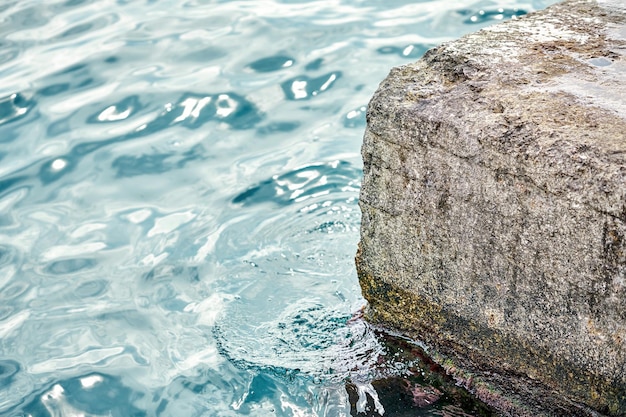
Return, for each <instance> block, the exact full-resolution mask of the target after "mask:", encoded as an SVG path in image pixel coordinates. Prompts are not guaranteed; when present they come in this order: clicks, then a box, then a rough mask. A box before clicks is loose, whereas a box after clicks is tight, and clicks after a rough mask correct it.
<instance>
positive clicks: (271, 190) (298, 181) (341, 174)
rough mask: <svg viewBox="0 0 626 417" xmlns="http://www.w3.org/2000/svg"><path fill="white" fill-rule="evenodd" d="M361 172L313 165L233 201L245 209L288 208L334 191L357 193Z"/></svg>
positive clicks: (334, 165)
mask: <svg viewBox="0 0 626 417" xmlns="http://www.w3.org/2000/svg"><path fill="white" fill-rule="evenodd" d="M359 177H360V170H359V169H358V168H356V167H354V166H352V165H351V164H350V163H349V162H346V161H334V162H326V163H318V164H310V165H307V166H305V167H302V168H299V169H296V170H293V171H290V172H287V173H285V174H280V175H275V176H273V177H272V178H270V179H267V180H265V181H263V182H261V183H260V184H257V185H254V186H252V187H250V188H248V189H247V190H245V191H243V192H242V193H240V194H238V195H237V196H235V197H234V198H233V199H232V202H233V203H234V204H242V205H244V206H249V205H254V204H261V203H274V204H280V205H288V204H292V203H294V202H302V201H304V200H306V199H307V198H310V197H315V196H321V195H326V194H329V193H331V192H333V191H344V192H346V191H353V192H355V193H356V192H357V191H358V187H359V185H358V181H357V180H356V178H359Z"/></svg>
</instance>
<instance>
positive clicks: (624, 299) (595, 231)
mask: <svg viewBox="0 0 626 417" xmlns="http://www.w3.org/2000/svg"><path fill="white" fill-rule="evenodd" d="M367 118H368V124H367V129H366V133H365V137H364V143H363V149H362V154H363V159H364V179H363V185H362V191H361V199H360V204H361V210H362V215H363V217H362V228H361V242H360V248H359V253H358V254H357V268H358V273H359V280H360V283H361V287H362V289H363V293H364V296H365V297H366V299H367V300H368V301H369V318H370V320H372V321H375V322H379V323H383V324H385V325H387V326H391V327H394V328H396V329H400V330H401V331H403V332H404V333H405V334H407V335H409V336H410V337H412V338H414V339H417V340H420V341H421V342H422V343H424V344H425V345H426V346H427V347H428V348H429V349H430V353H431V354H432V355H433V356H434V358H435V359H437V360H438V361H439V362H440V363H442V364H443V365H444V367H446V368H447V369H448V371H449V372H451V373H452V374H454V375H455V376H456V378H457V379H458V381H459V383H462V384H464V385H466V386H468V387H469V388H470V390H472V391H473V392H475V393H476V394H477V395H478V396H479V397H480V398H481V399H482V400H484V401H486V402H488V403H490V404H492V405H494V406H496V407H498V408H499V409H500V411H501V412H502V413H503V414H505V415H514V416H523V415H581V416H586V415H597V413H602V414H606V415H612V416H618V415H626V5H625V4H624V3H623V2H622V1H620V0H611V1H607V0H605V1H591V0H589V1H585V0H573V1H565V2H563V3H560V4H558V5H555V6H553V7H551V8H548V9H546V10H545V11H542V12H538V13H535V14H531V15H529V16H527V17H523V18H521V19H517V20H512V21H509V22H506V23H503V24H500V25H497V26H493V27H490V28H487V29H484V30H481V31H479V32H477V33H475V34H471V35H469V36H466V37H463V38H461V39H460V40H457V41H454V42H450V43H447V44H444V45H442V46H440V47H438V48H435V49H433V50H431V51H429V52H428V53H426V55H425V56H424V57H423V58H422V59H421V60H420V61H418V62H416V63H414V64H410V65H406V66H402V67H399V68H395V69H393V70H392V71H391V73H390V74H389V76H388V77H387V79H386V80H384V81H383V82H382V83H381V85H380V87H379V89H378V91H377V92H376V94H375V95H374V97H373V99H372V101H371V102H370V105H369V108H368V115H367Z"/></svg>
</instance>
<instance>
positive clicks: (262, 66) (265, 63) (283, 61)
mask: <svg viewBox="0 0 626 417" xmlns="http://www.w3.org/2000/svg"><path fill="white" fill-rule="evenodd" d="M295 63H296V60H295V59H294V58H292V57H290V56H284V55H274V56H269V57H266V58H261V59H257V60H256V61H254V62H251V63H249V64H248V67H250V68H251V69H253V70H254V71H256V72H272V71H278V70H281V69H284V68H289V67H291V66H292V65H294V64H295Z"/></svg>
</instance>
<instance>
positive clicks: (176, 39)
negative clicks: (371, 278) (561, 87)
mask: <svg viewBox="0 0 626 417" xmlns="http://www.w3.org/2000/svg"><path fill="white" fill-rule="evenodd" d="M552 2H553V1H547V0H535V1H513V0H510V1H504V0H502V1H480V0H465V1H458V2H449V1H445V0H435V1H422V2H416V1H408V0H388V1H364V0H329V1H321V0H318V1H312V0H308V1H307V0H265V1H261V0H257V1H243V0H241V1H219V0H188V1H173V0H172V1H165V0H164V1H156V0H148V1H146V0H126V1H124V0H118V1H112V0H93V1H89V0H83V1H81V0H73V1H72V0H70V1H65V2H59V1H42V0H39V1H28V0H19V1H4V2H2V3H1V4H0V32H1V36H0V80H1V82H0V415H2V416H26V415H30V416H237V415H250V416H268V415H276V416H348V415H353V416H355V415H359V416H364V415H368V416H369V415H371V416H374V415H378V414H383V404H382V403H381V401H382V399H379V396H378V394H377V390H378V392H383V391H385V388H384V387H382V386H381V385H380V382H376V381H380V380H385V378H387V381H398V380H400V379H402V378H404V381H406V380H408V379H407V378H409V376H411V375H412V378H413V379H412V381H413V382H411V383H410V384H416V385H410V386H409V388H410V389H409V390H408V392H411V393H412V397H411V401H412V406H411V407H412V408H411V409H410V410H409V411H410V414H403V411H402V407H401V406H400V405H398V404H399V403H398V404H396V405H394V404H391V405H390V403H387V405H386V409H387V411H386V413H385V414H384V415H398V416H399V415H423V416H465V415H474V414H473V413H474V411H472V410H477V408H475V407H474V406H466V405H464V404H463V403H462V401H461V400H458V398H459V397H458V396H455V395H456V394H454V395H453V394H449V393H448V391H444V389H443V388H442V387H441V386H439V385H438V387H439V388H436V387H435V386H434V385H432V384H434V383H433V382H432V381H433V380H432V379H429V378H430V377H427V376H420V377H419V378H417V377H416V375H418V374H420V372H422V371H419V369H418V368H419V366H421V365H420V364H418V363H417V362H420V360H419V359H404V358H403V357H402V355H400V354H399V352H400V351H398V350H395V351H394V350H393V348H391V347H390V346H389V342H388V340H387V339H386V336H385V335H384V334H382V333H380V332H378V331H375V329H372V328H370V327H369V326H368V325H367V324H366V323H364V322H363V320H362V319H360V316H359V311H360V309H361V307H362V306H363V305H364V301H363V299H362V298H361V296H360V290H359V287H358V283H357V279H356V274H355V270H354V264H353V257H354V253H355V251H356V244H357V241H358V227H359V219H360V214H359V210H358V206H357V199H358V191H359V182H360V176H361V171H360V169H361V162H360V155H359V147H360V142H361V137H362V133H363V129H364V126H365V108H366V105H367V102H368V100H369V97H370V96H371V95H372V93H373V92H374V90H375V88H376V87H377V85H378V83H379V82H380V81H381V80H382V79H383V78H384V77H385V75H386V74H387V72H388V71H389V69H390V68H391V67H392V66H396V65H400V64H403V63H407V62H411V61H414V60H416V59H417V58H418V57H419V56H421V55H422V54H423V53H424V51H425V50H427V49H428V48H429V47H432V46H434V45H436V44H439V43H441V42H443V41H446V40H450V39H454V38H456V37H458V36H460V35H462V34H463V33H466V32H470V31H474V30H477V29H478V28H480V27H483V26H485V25H488V24H492V23H494V22H497V21H499V20H502V19H508V18H510V17H512V16H519V15H522V14H524V13H526V12H529V11H532V10H535V9H537V8H541V7H545V6H546V5H548V4H549V3H552ZM404 349H405V350H406V349H409V348H406V347H405V348H404ZM409 350H410V349H409ZM401 351H402V350H401ZM393 352H395V353H393ZM422 365H423V363H422ZM420 369H421V368H420ZM420 375H421V374H420ZM416 378H417V379H416ZM416 381H417V382H416ZM420 381H421V382H420ZM429 381H430V382H429ZM405 383H406V384H409V383H408V382H400V383H399V384H400V385H402V384H405ZM422 383H423V384H425V385H423V386H421V385H419V384H422ZM428 384H430V385H428ZM431 385H432V386H431ZM407 386H408V385H407ZM385 392H386V391H385ZM459 395H460V394H459ZM379 400H380V401H379ZM472 407H474V408H472ZM368 410H369V411H368ZM409 411H407V413H408V412H409ZM377 413H378V414H377Z"/></svg>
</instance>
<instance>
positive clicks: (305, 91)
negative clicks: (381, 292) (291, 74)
mask: <svg viewBox="0 0 626 417" xmlns="http://www.w3.org/2000/svg"><path fill="white" fill-rule="evenodd" d="M340 77H341V71H335V72H329V73H327V74H324V75H321V76H319V77H315V78H311V77H309V76H307V75H300V76H298V77H295V78H291V79H289V80H287V81H285V82H283V83H282V84H281V85H280V86H281V87H282V89H283V92H284V93H285V97H286V98H287V100H307V99H310V98H312V97H315V96H317V95H318V94H320V93H323V92H324V91H326V90H328V89H330V88H331V87H332V86H333V84H334V83H335V81H337V80H338V79H339V78H340Z"/></svg>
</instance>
